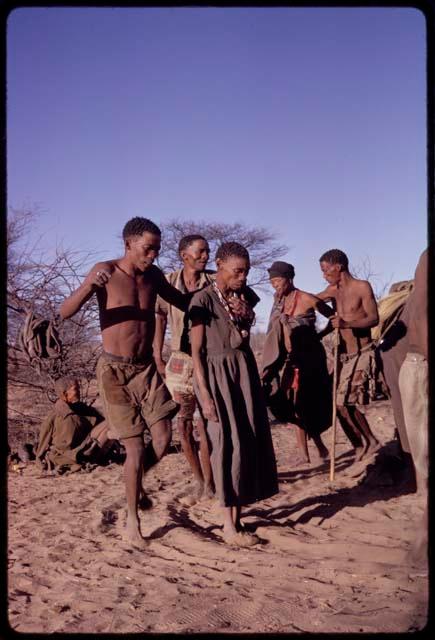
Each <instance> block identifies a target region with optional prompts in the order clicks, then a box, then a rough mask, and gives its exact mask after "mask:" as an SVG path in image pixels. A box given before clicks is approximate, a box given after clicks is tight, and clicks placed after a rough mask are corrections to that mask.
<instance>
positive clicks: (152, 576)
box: [8, 401, 428, 633]
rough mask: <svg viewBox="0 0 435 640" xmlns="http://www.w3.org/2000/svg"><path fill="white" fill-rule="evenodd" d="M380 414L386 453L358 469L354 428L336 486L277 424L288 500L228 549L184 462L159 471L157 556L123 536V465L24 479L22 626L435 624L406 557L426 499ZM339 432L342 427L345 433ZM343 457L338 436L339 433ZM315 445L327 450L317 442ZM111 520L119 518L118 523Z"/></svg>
mask: <svg viewBox="0 0 435 640" xmlns="http://www.w3.org/2000/svg"><path fill="white" fill-rule="evenodd" d="M367 417H368V419H369V422H370V424H371V426H372V429H373V431H374V432H375V433H376V435H377V437H378V438H379V439H380V441H381V443H382V445H383V447H382V449H381V451H380V452H379V453H378V454H377V456H376V457H375V458H374V457H372V458H371V459H369V460H366V461H362V462H359V463H354V464H352V456H350V455H349V454H348V451H349V444H348V441H347V440H346V439H345V436H344V435H343V433H342V432H341V429H338V433H337V466H336V479H335V482H334V483H333V484H331V483H330V482H329V467H328V465H324V464H323V465H322V464H321V463H320V462H319V461H317V459H315V453H314V451H313V453H312V458H313V463H312V465H311V466H310V467H301V466H299V467H298V466H297V465H295V463H294V462H292V460H295V455H296V447H295V443H296V441H295V434H294V433H292V432H291V430H290V429H289V428H288V427H286V426H283V425H275V426H273V427H272V433H273V439H274V444H275V450H276V455H277V460H278V470H279V479H280V493H279V494H278V495H277V496H275V497H273V498H272V499H269V500H266V501H263V502H261V503H258V504H256V505H253V506H252V507H250V508H247V509H246V511H245V514H246V518H245V522H247V523H250V525H251V527H252V529H255V531H256V533H257V534H258V535H259V537H260V538H261V544H260V545H257V546H256V547H253V548H250V549H234V548H230V547H228V546H226V545H225V544H224V543H223V542H222V538H221V528H220V520H219V512H218V509H217V505H216V502H214V501H207V502H202V503H199V504H197V505H195V506H193V507H190V508H187V507H185V506H183V504H182V503H181V502H180V501H179V497H180V496H181V495H183V494H184V493H185V492H186V488H187V486H188V483H189V481H190V474H189V471H188V468H187V464H186V462H185V460H184V458H183V456H182V454H179V453H170V454H168V455H167V456H166V457H165V458H164V459H163V460H162V461H161V463H160V464H159V465H158V466H157V467H156V468H155V469H153V470H152V471H151V472H150V473H149V474H148V476H147V479H146V486H147V488H148V490H149V495H150V497H151V498H152V500H153V502H154V507H153V508H152V509H151V510H148V511H144V512H142V514H141V522H142V530H143V533H144V535H146V536H147V537H149V539H150V543H149V547H148V548H147V549H146V550H145V551H139V550H135V549H131V548H129V547H128V546H126V544H125V543H124V542H122V540H121V539H120V534H119V531H120V527H122V526H123V524H124V522H125V511H124V487H123V481H122V467H121V466H119V465H115V464H112V465H110V466H108V467H101V468H97V469H95V470H94V471H92V472H90V473H82V472H80V473H76V474H71V475H67V476H61V477H50V476H48V477H47V476H42V475H41V473H40V472H39V471H38V470H37V469H36V466H35V465H34V464H33V463H29V464H28V465H27V467H26V468H24V469H23V470H22V471H15V472H14V471H12V470H11V471H10V472H9V483H8V494H9V500H8V504H9V521H8V536H9V547H8V554H9V574H8V595H9V622H10V625H11V627H12V628H13V629H15V630H17V631H19V632H44V633H52V632H82V633H98V632H113V633H116V632H120V633H124V632H133V633H135V632H137V633H140V632H157V633H158V632H160V633H165V632H172V633H189V632H193V633H200V632H214V633H216V632H230V633H235V632H269V633H270V632H301V631H308V632H405V631H415V630H418V629H421V628H422V627H424V626H425V624H426V620H427V601H428V579H427V577H424V575H421V574H419V573H418V572H416V571H414V572H413V569H412V567H411V566H410V565H409V563H408V562H407V560H406V552H407V550H408V548H409V543H410V540H411V539H412V536H413V533H414V529H413V527H414V521H415V519H416V517H417V514H418V513H419V508H421V504H420V503H419V501H418V499H417V497H416V494H415V493H413V489H412V486H411V485H412V483H410V482H409V479H407V475H406V474H404V473H403V471H402V470H401V468H400V466H399V467H398V465H397V459H396V458H394V456H393V454H394V452H395V450H396V447H395V444H394V443H393V442H392V439H393V428H394V426H393V419H392V414H391V409H390V405H389V403H388V402H387V401H383V402H378V403H375V404H374V405H372V407H370V409H369V410H368V412H367ZM330 431H331V430H330ZM324 439H325V443H326V444H327V445H328V446H329V439H330V432H328V433H327V434H325V438H324ZM310 447H311V450H312V447H313V445H310ZM103 512H104V513H103Z"/></svg>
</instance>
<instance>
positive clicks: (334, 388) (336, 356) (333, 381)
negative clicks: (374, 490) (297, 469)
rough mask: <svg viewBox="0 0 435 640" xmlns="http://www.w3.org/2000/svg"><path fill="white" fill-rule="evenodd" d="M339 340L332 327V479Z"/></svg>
mask: <svg viewBox="0 0 435 640" xmlns="http://www.w3.org/2000/svg"><path fill="white" fill-rule="evenodd" d="M339 342H340V333H339V329H338V328H336V329H334V376H333V379H332V447H331V453H330V456H329V457H330V459H331V466H330V471H329V480H330V481H331V482H333V481H334V472H335V432H336V425H337V369H338V345H339Z"/></svg>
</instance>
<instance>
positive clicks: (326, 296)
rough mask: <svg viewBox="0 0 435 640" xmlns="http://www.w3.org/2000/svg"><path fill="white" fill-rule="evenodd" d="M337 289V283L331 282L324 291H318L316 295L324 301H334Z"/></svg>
mask: <svg viewBox="0 0 435 640" xmlns="http://www.w3.org/2000/svg"><path fill="white" fill-rule="evenodd" d="M336 291H337V287H336V285H332V284H330V285H328V286H327V287H326V289H324V290H323V291H320V292H319V293H316V294H315V296H314V297H315V298H318V299H319V300H323V302H334V301H335V296H336Z"/></svg>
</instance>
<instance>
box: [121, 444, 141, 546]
mask: <svg viewBox="0 0 435 640" xmlns="http://www.w3.org/2000/svg"><path fill="white" fill-rule="evenodd" d="M121 442H122V444H123V445H124V447H125V452H126V459H125V463H124V481H125V493H126V498H127V525H126V528H125V534H124V537H125V538H126V540H127V541H129V542H131V543H132V544H133V545H134V546H138V547H139V548H142V549H143V548H145V546H146V543H145V540H144V538H143V537H142V534H141V531H140V523H139V516H138V504H139V496H140V489H141V478H142V462H143V451H144V444H143V439H142V436H135V437H132V438H126V439H122V440H121Z"/></svg>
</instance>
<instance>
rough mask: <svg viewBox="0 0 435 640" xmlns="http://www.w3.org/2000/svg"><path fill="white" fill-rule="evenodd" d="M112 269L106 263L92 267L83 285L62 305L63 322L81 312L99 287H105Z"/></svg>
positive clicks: (99, 263)
mask: <svg viewBox="0 0 435 640" xmlns="http://www.w3.org/2000/svg"><path fill="white" fill-rule="evenodd" d="M112 270H113V267H112V268H111V267H110V266H109V265H108V264H107V263H106V262H97V264H96V265H94V266H93V267H92V269H91V270H90V272H89V273H88V275H87V276H86V278H85V279H84V280H83V282H82V284H81V285H80V286H79V287H78V288H77V289H76V290H75V291H73V292H72V294H71V295H70V296H69V297H68V298H66V300H64V301H63V302H62V304H61V305H60V309H59V313H60V316H61V318H62V319H63V320H66V319H67V318H71V316H73V315H74V314H76V313H77V311H79V310H80V309H81V308H82V307H83V305H84V304H85V302H87V301H88V300H89V299H90V298H91V297H92V296H93V294H94V293H95V291H96V290H97V288H98V287H101V288H102V287H104V286H105V285H106V283H107V282H108V280H109V278H110V276H111V275H112Z"/></svg>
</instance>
